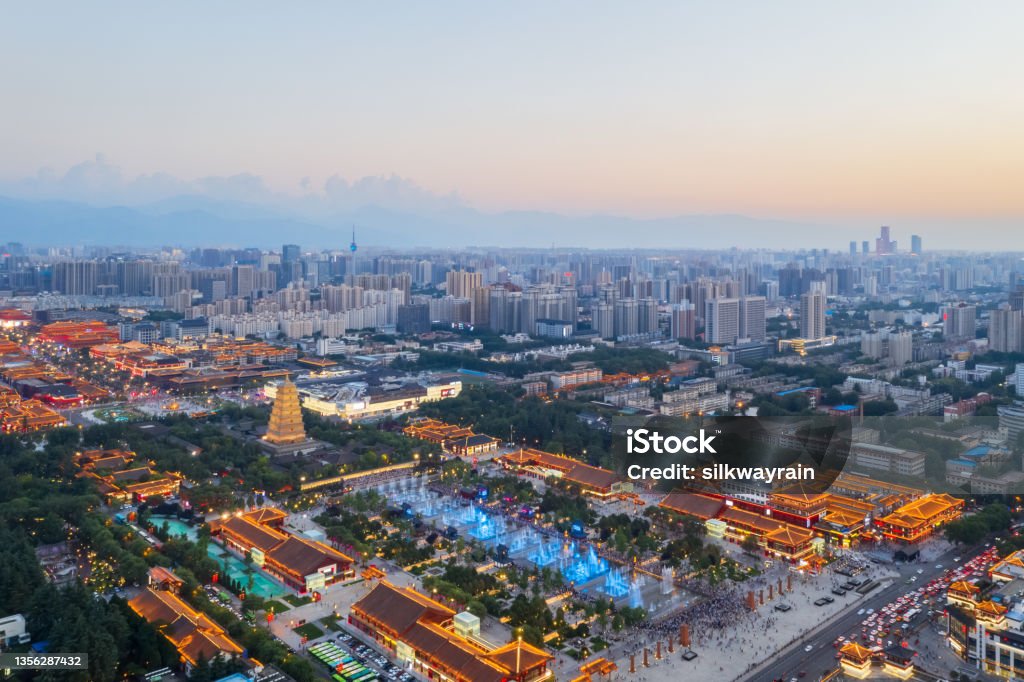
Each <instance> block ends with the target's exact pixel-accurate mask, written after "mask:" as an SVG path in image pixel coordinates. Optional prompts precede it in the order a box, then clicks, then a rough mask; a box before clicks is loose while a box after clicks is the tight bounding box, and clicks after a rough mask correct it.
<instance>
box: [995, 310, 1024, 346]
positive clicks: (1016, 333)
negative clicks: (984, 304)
mask: <svg viewBox="0 0 1024 682" xmlns="http://www.w3.org/2000/svg"><path fill="white" fill-rule="evenodd" d="M1022 315H1024V313H1021V311H1020V310H1013V309H1012V308H1010V307H1008V306H1007V307H1002V308H998V309H996V310H993V311H992V313H991V315H990V316H989V325H988V347H989V348H990V349H991V350H994V351H999V352H1000V353H1019V352H1021V350H1024V336H1022V335H1024V317H1022Z"/></svg>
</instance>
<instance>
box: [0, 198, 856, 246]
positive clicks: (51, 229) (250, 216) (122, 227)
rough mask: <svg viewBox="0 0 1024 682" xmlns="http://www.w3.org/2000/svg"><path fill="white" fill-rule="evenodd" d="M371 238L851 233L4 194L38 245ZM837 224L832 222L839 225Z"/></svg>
mask: <svg viewBox="0 0 1024 682" xmlns="http://www.w3.org/2000/svg"><path fill="white" fill-rule="evenodd" d="M353 225H355V226H356V229H357V241H358V242H359V244H360V245H361V246H378V247H392V248H398V249H405V248H408V247H432V248H459V247H465V246H498V247H550V246H552V245H554V246H557V247H567V246H574V247H581V248H648V249H649V248H674V249H680V248H693V249H711V248H716V249H721V248H728V247H732V246H737V247H741V248H756V247H767V248H784V247H787V246H788V247H793V246H795V245H797V244H806V245H808V246H829V244H828V241H836V242H838V243H840V244H841V243H843V242H842V239H840V238H837V237H831V236H830V235H829V236H828V238H827V239H823V231H824V232H826V233H827V232H828V231H829V228H828V227H825V226H820V225H809V224H801V223H795V222H786V221H778V220H764V219H758V218H750V217H746V216H740V215H706V216H701V215H686V216H678V217H672V218H659V219H637V218H623V217H616V216H610V215H589V216H580V217H572V216H565V215H560V214H557V213H545V212H536V211H508V212H502V213H484V212H481V211H477V210H475V209H472V208H465V207H454V208H443V209H437V210H434V211H430V212H420V213H410V212H404V211H396V210H391V209H387V208H383V207H379V206H372V205H368V206H363V207H361V208H356V209H353V210H348V211H344V212H334V213H330V214H326V213H321V214H319V215H318V214H314V213H313V212H311V211H301V210H293V209H290V208H280V207H276V206H270V205H262V204H247V203H243V202H236V201H226V200H220V199H212V198H209V197H204V196H179V197H173V198H169V199H163V200H160V201H156V202H152V203H148V204H140V205H134V206H94V205H90V204H86V203H82V202H75V201H61V200H26V199H16V198H9V197H0V241H20V242H22V243H25V244H28V245H90V244H106V245H124V246H159V245H178V246H186V247H189V246H239V247H241V246H256V247H263V248H266V247H279V246H280V245H281V243H282V242H289V243H291V242H294V243H297V244H300V245H302V246H303V248H346V247H347V245H348V243H349V241H350V239H351V230H352V226H353ZM834 229H835V228H832V230H834Z"/></svg>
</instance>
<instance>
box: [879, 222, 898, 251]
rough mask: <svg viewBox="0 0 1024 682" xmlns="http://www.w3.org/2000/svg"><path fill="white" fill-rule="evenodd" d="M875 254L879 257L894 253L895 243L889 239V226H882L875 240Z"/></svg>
mask: <svg viewBox="0 0 1024 682" xmlns="http://www.w3.org/2000/svg"><path fill="white" fill-rule="evenodd" d="M875 253H877V254H878V255H879V256H885V255H888V254H892V253H896V242H894V241H893V240H892V239H890V238H889V226H888V225H883V226H882V230H881V234H880V235H879V237H878V238H877V239H876V240H875Z"/></svg>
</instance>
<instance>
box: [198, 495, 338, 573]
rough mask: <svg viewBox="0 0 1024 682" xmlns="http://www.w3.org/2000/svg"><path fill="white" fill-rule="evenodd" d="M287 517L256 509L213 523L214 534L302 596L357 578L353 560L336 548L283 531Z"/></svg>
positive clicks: (278, 513) (211, 527)
mask: <svg viewBox="0 0 1024 682" xmlns="http://www.w3.org/2000/svg"><path fill="white" fill-rule="evenodd" d="M283 518H284V514H283V512H280V511H278V510H276V509H270V508H267V509H257V510H254V511H251V512H248V513H245V514H241V515H239V516H229V517H227V518H225V519H217V520H215V521H212V522H210V532H211V534H213V535H215V536H218V537H220V538H221V539H222V540H223V542H224V544H225V545H226V546H227V547H228V548H230V549H233V550H234V551H236V552H238V553H239V554H241V555H243V556H245V555H248V556H250V557H251V558H252V561H253V563H254V564H256V565H257V566H259V567H261V568H262V569H263V570H264V571H266V572H267V573H269V574H270V575H273V576H274V577H276V578H278V579H279V580H281V581H282V582H284V583H285V584H286V585H287V586H288V587H290V588H292V589H294V590H296V591H297V592H299V593H306V592H314V591H317V590H321V589H323V588H324V587H326V586H327V585H331V584H333V583H335V582H338V581H339V580H343V579H346V578H349V577H351V576H353V575H354V571H353V569H352V559H351V558H350V557H348V556H346V555H344V554H342V553H341V552H339V551H338V550H336V549H334V548H333V547H331V546H329V545H326V544H324V543H322V542H316V541H314V540H310V539H307V538H302V537H299V536H297V535H291V534H289V533H286V532H284V531H282V530H280V529H279V528H280V526H281V522H282V521H283Z"/></svg>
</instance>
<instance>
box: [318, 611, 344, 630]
mask: <svg viewBox="0 0 1024 682" xmlns="http://www.w3.org/2000/svg"><path fill="white" fill-rule="evenodd" d="M340 618H341V617H340V616H334V615H331V616H327V617H326V618H321V619H320V623H321V624H322V625H323V626H324V627H325V628H327V629H328V630H331V631H332V632H341V631H342V628H341V626H340V625H338V620H340Z"/></svg>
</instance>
